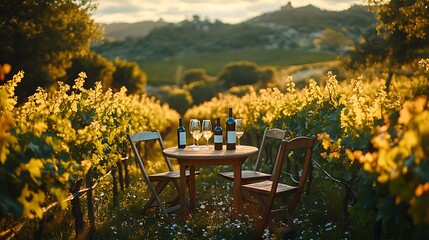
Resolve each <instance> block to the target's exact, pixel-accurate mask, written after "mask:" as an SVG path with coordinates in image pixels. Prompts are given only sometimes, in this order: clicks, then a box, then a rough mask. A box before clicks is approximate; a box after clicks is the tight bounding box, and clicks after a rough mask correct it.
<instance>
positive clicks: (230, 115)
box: [229, 108, 232, 118]
mask: <svg viewBox="0 0 429 240" xmlns="http://www.w3.org/2000/svg"><path fill="white" fill-rule="evenodd" d="M229 117H230V118H231V117H232V108H229Z"/></svg>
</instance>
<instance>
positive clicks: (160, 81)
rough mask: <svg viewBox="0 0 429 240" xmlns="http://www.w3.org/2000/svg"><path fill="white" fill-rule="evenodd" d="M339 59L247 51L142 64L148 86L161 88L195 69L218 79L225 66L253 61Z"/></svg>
mask: <svg viewBox="0 0 429 240" xmlns="http://www.w3.org/2000/svg"><path fill="white" fill-rule="evenodd" d="M336 58H337V55H336V54H334V53H329V52H315V51H305V50H279V49H244V50H228V51H222V52H216V53H200V54H194V55H189V56H184V57H175V58H168V59H163V60H156V61H144V60H142V61H139V64H140V66H141V68H142V69H143V70H144V71H145V72H146V74H147V75H148V85H152V86H161V85H173V84H175V83H176V81H178V80H179V79H180V78H181V76H182V74H183V72H184V71H186V70H188V69H192V68H204V69H206V71H207V73H208V74H209V75H210V76H217V75H218V74H219V73H220V72H221V71H222V69H223V67H224V66H225V65H226V64H228V63H230V62H236V61H252V62H255V63H256V64H258V65H259V66H272V67H287V66H292V65H301V64H309V63H318V62H326V61H332V60H335V59H336Z"/></svg>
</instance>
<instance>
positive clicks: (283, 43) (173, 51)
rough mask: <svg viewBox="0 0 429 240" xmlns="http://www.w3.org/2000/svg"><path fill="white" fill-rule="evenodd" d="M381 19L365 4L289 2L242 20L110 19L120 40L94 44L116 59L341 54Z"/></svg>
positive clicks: (108, 31)
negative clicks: (267, 52) (331, 6)
mask: <svg viewBox="0 0 429 240" xmlns="http://www.w3.org/2000/svg"><path fill="white" fill-rule="evenodd" d="M376 22H377V20H376V17H375V14H374V13H372V12H370V11H368V10H367V9H366V8H365V7H364V6H359V5H356V6H353V7H351V8H349V9H347V10H344V11H326V10H321V9H319V8H316V7H314V6H312V5H308V6H305V7H299V8H294V7H292V5H291V4H287V5H285V6H283V7H281V8H280V9H279V10H278V11H273V12H268V13H263V14H261V15H260V16H257V17H255V18H252V19H250V20H247V21H245V22H242V23H239V24H226V23H223V22H220V21H215V22H210V21H208V20H201V19H200V18H199V17H198V16H195V17H194V18H193V19H192V20H185V21H182V22H180V23H177V24H173V23H165V22H160V23H158V25H156V27H155V25H154V24H155V23H154V22H152V23H149V24H148V25H143V23H141V25H139V24H136V25H131V26H132V27H131V26H130V25H120V24H117V25H112V26H109V25H107V26H106V34H110V35H109V36H112V38H115V37H114V35H112V34H113V33H115V34H116V35H115V36H116V39H117V40H116V41H115V42H106V43H104V44H101V45H97V46H94V47H93V49H94V50H95V51H96V52H98V53H100V54H101V55H103V56H105V57H107V58H110V59H113V58H116V57H120V58H122V59H126V60H132V61H145V60H156V59H166V58H172V57H180V56H187V55H192V54H195V53H210V52H219V51H225V50H233V49H303V50H311V51H331V52H335V53H338V54H341V53H342V51H344V50H347V48H349V47H351V46H352V43H353V42H354V41H358V40H359V38H360V36H361V35H362V34H363V33H364V32H365V31H366V30H367V29H368V28H370V27H372V26H373V25H374V24H376ZM117 33H120V34H119V36H121V38H119V37H118V34H117ZM131 33H132V34H131ZM106 36H107V35H106ZM127 36H128V37H129V38H126V37H127ZM120 39H124V40H120Z"/></svg>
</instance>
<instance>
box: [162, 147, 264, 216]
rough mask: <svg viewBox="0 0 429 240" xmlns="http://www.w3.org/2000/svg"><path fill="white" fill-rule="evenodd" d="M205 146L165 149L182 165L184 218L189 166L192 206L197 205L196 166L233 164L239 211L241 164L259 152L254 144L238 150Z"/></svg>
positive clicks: (190, 200)
mask: <svg viewBox="0 0 429 240" xmlns="http://www.w3.org/2000/svg"><path fill="white" fill-rule="evenodd" d="M204 147H205V146H200V149H198V150H195V149H193V148H191V147H189V146H188V147H186V148H177V147H171V148H167V149H164V151H163V152H164V155H165V156H167V157H171V158H176V159H177V162H178V164H179V165H180V210H181V215H182V219H186V218H187V210H186V204H185V203H186V187H185V186H186V175H185V171H186V168H188V167H189V172H190V176H189V203H190V208H191V209H194V207H195V166H218V165H232V166H233V168H234V187H233V188H234V189H233V191H234V208H235V209H236V210H237V211H240V210H241V166H242V165H243V163H244V161H246V159H247V158H248V157H249V156H251V155H252V154H255V153H257V152H258V148H256V147H253V146H246V145H241V146H240V147H239V148H238V147H237V149H236V150H226V146H225V145H224V146H223V149H222V150H214V148H213V145H211V146H209V149H208V150H207V149H204Z"/></svg>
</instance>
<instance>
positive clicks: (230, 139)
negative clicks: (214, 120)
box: [226, 131, 236, 143]
mask: <svg viewBox="0 0 429 240" xmlns="http://www.w3.org/2000/svg"><path fill="white" fill-rule="evenodd" d="M227 136H228V139H227V140H226V142H227V143H235V138H236V136H235V131H228V132H227Z"/></svg>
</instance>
